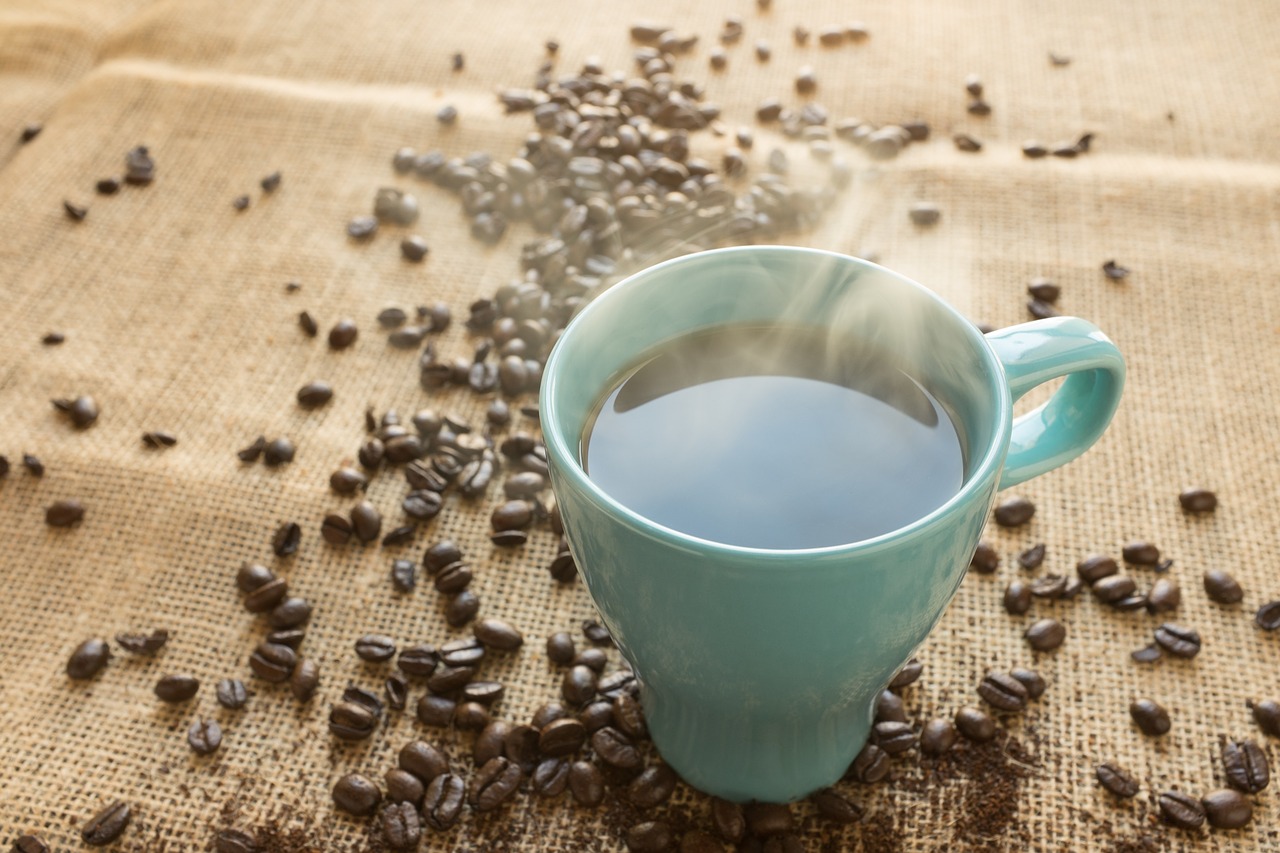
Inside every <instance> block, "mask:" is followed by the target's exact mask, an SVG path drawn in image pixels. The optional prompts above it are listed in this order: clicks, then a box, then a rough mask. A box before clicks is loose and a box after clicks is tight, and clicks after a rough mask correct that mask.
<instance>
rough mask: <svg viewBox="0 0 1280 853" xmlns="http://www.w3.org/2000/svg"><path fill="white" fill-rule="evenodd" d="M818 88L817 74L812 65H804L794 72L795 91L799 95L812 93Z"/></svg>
mask: <svg viewBox="0 0 1280 853" xmlns="http://www.w3.org/2000/svg"><path fill="white" fill-rule="evenodd" d="M817 88H818V76H817V74H815V73H814V70H813V68H812V67H810V66H808V65H805V66H802V67H801V68H800V71H799V72H798V73H797V74H796V91H797V92H798V93H800V94H801V95H809V94H812V93H813V91H814V90H815V89H817Z"/></svg>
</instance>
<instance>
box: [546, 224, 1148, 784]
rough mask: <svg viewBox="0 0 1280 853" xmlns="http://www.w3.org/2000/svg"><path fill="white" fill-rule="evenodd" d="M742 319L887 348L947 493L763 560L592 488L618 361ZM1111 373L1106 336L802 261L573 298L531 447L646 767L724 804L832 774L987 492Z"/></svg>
mask: <svg viewBox="0 0 1280 853" xmlns="http://www.w3.org/2000/svg"><path fill="white" fill-rule="evenodd" d="M740 323H787V324H798V325H817V326H821V327H824V328H826V329H829V330H830V331H831V332H832V333H833V334H835V336H836V338H837V340H838V339H839V338H840V337H842V336H847V337H848V338H849V339H850V340H853V339H859V340H862V341H871V342H874V343H875V344H876V345H877V346H879V347H880V348H881V349H883V350H885V351H887V352H890V353H892V355H893V357H894V358H895V359H896V361H897V363H898V364H899V365H900V366H901V369H902V370H903V372H905V373H907V375H910V376H914V377H917V378H919V379H920V380H921V381H922V382H923V384H925V385H926V386H927V387H928V388H929V389H930V390H931V391H932V392H933V393H935V394H936V395H937V396H938V398H939V399H940V400H941V401H943V402H944V403H945V404H946V405H947V406H948V412H949V414H950V415H951V418H952V420H953V421H954V422H955V425H956V427H957V430H958V432H959V433H960V435H961V441H962V443H963V445H964V456H965V460H966V461H965V477H964V484H963V485H962V486H961V488H960V489H959V491H958V492H956V493H955V494H954V495H953V496H952V497H951V499H950V500H948V501H947V502H946V503H944V504H943V505H942V506H940V507H939V508H937V509H936V510H934V511H933V512H930V513H929V514H927V515H925V516H924V517H922V518H919V519H917V520H915V521H914V522H912V523H909V524H907V525H905V526H903V527H901V528H899V529H897V530H894V531H891V532H889V533H886V534H883V535H880V536H876V537H874V538H871V539H866V540H863V541H859V542H851V543H848V544H843V545H837V546H831V547H822V548H807V549H799V550H769V549H762V548H749V547H741V546H737V545H733V544H731V543H723V542H713V541H709V540H706V539H700V538H697V537H695V536H691V535H689V534H686V533H682V532H679V531H677V530H674V529H672V528H670V527H666V526H663V525H660V524H657V523H655V522H653V521H651V520H649V519H647V518H645V517H644V516H642V515H640V514H638V513H636V512H635V511H633V510H632V509H630V508H628V507H626V506H624V505H623V504H621V503H619V502H618V501H616V500H615V499H614V498H612V497H611V496H610V495H609V494H607V493H606V492H605V491H604V490H602V489H601V488H600V487H599V486H598V485H597V484H595V483H594V482H592V480H591V479H590V478H589V477H588V476H587V474H586V472H585V471H584V469H583V465H582V455H581V442H582V439H583V432H584V429H585V428H586V425H587V423H588V421H589V419H590V417H591V415H592V412H593V410H594V407H595V406H596V404H597V403H598V402H599V400H600V399H601V397H602V396H603V395H604V394H605V393H606V392H608V390H609V389H610V387H611V386H612V384H613V383H614V382H616V381H617V379H618V377H619V375H620V374H621V373H622V371H624V370H626V369H628V368H630V367H632V366H634V364H635V361H636V359H637V358H639V357H641V356H642V355H644V354H645V353H646V352H649V351H651V350H652V349H653V348H654V347H655V346H657V345H659V344H662V343H663V342H665V341H669V340H671V339H673V338H676V337H678V336H681V335H684V334H687V333H689V332H694V331H698V330H704V329H709V328H715V327H718V326H722V325H728V324H740ZM1124 373H1125V368H1124V361H1123V359H1122V358H1121V356H1120V353H1119V352H1118V351H1117V349H1116V348H1115V346H1114V345H1113V344H1112V343H1111V341H1110V340H1108V338H1107V337H1106V336H1105V335H1104V334H1103V333H1102V332H1101V331H1099V330H1098V329H1097V328H1096V327H1095V326H1093V325H1092V324H1090V323H1088V322H1086V321H1084V320H1081V319H1078V318H1074V317H1057V318H1053V319H1050V320H1038V321H1035V322H1031V323H1025V324H1022V325H1019V326H1012V327H1009V328H1006V329H1001V330H998V331H996V332H992V333H990V334H988V335H986V336H983V335H982V334H981V333H980V332H979V331H978V330H977V328H976V327H975V326H974V325H973V324H972V323H970V322H969V321H968V320H966V319H965V318H964V317H962V316H961V315H960V314H958V313H957V312H956V311H955V310H954V309H952V308H951V307H950V306H948V305H947V304H946V303H945V302H943V301H942V300H941V299H939V298H938V297H937V296H936V295H934V294H933V293H932V292H930V291H929V290H927V289H925V288H924V287H922V286H921V285H918V284H916V283H914V282H912V281H910V280H908V279H906V278H903V277H902V276H899V275H897V274H895V273H892V272H890V271H888V270H886V269H883V268H881V267H878V266H876V265H874V264H871V263H867V262H865V261H861V260H858V259H855V258H851V257H848V256H844V255H838V254H834V253H830V252H823V251H819V250H814V249H802V248H792V247H782V246H768V247H744V248H733V249H719V250H714V251H710V252H701V253H698V254H694V255H688V256H685V257H681V258H677V259H675V260H672V261H667V262H665V263H662V264H659V265H657V266H654V267H651V268H649V269H647V270H644V271H642V272H639V273H637V274H636V275H633V276H631V277H630V278H627V279H626V280H624V281H622V282H619V283H618V284H616V285H614V286H613V287H611V288H610V289H609V290H607V291H605V292H604V293H603V294H601V295H600V296H599V297H597V298H596V299H595V300H594V301H592V302H591V303H590V304H589V305H587V307H586V308H585V309H583V311H582V312H581V313H580V314H579V315H578V316H577V317H576V318H574V320H573V321H572V322H571V323H570V324H569V326H568V327H567V328H566V329H565V331H564V333H563V334H562V336H561V338H560V340H559V341H558V342H557V344H556V346H555V347H554V349H553V351H552V353H551V355H550V357H549V358H548V360H547V363H546V368H545V372H544V378H543V383H542V391H541V399H540V413H541V420H542V430H543V436H544V439H545V441H546V445H547V455H548V460H549V463H550V468H551V478H552V486H553V488H554V491H555V494H556V498H557V501H558V504H559V508H560V513H561V516H562V518H563V521H564V527H565V535H566V537H567V538H568V540H569V546H570V549H571V550H572V552H573V555H574V558H575V560H576V561H577V564H578V567H579V570H580V572H581V574H582V578H583V580H584V582H585V584H586V586H587V589H588V590H589V592H590V594H591V597H592V599H593V600H594V602H595V604H596V606H597V608H598V609H599V610H600V614H601V617H602V619H603V621H604V623H605V625H606V626H607V627H608V628H609V630H610V632H611V633H612V634H613V637H614V639H615V640H616V641H617V644H618V647H619V648H620V650H621V651H622V654H623V655H624V656H625V657H626V659H627V661H628V662H629V663H630V664H631V666H632V667H633V668H634V670H635V673H636V676H637V679H638V681H639V683H640V690H641V699H642V702H643V705H644V709H645V716H646V719H647V722H648V726H649V731H650V733H651V734H652V736H653V739H654V742H655V743H656V745H657V746H658V749H659V751H660V752H661V754H662V756H663V758H664V759H665V760H666V761H667V762H668V763H669V764H670V765H671V766H672V767H673V768H674V769H675V770H676V771H677V772H678V773H679V774H680V775H681V776H682V777H683V778H684V779H685V780H686V781H687V782H688V783H689V784H691V785H693V786H694V787H697V788H699V789H701V790H703V791H706V792H708V793H711V794H715V795H717V796H721V797H724V798H726V799H729V800H735V801H745V800H761V801H774V802H783V801H788V800H794V799H797V798H799V797H803V796H805V795H806V794H808V793H810V792H812V791H814V790H816V789H818V788H822V787H824V786H827V785H830V784H832V783H833V782H835V781H836V780H837V779H839V778H840V777H841V776H842V775H843V774H844V772H845V770H846V769H847V768H848V766H849V763H850V762H851V761H852V760H853V758H854V756H855V755H856V754H857V753H858V751H859V750H860V749H861V748H862V745H863V744H864V743H865V741H866V738H867V735H868V732H869V731H870V727H871V723H872V717H873V709H874V704H875V700H876V697H877V696H878V695H879V693H880V691H881V690H882V689H884V687H885V685H887V684H888V682H889V681H890V679H891V678H892V677H893V675H894V673H895V672H896V671H897V670H898V669H899V668H900V667H901V666H902V664H903V663H904V662H905V661H906V660H907V659H908V658H909V657H910V656H911V654H912V653H913V652H914V650H915V649H916V648H917V647H918V646H919V645H920V644H921V643H922V642H923V641H924V639H925V637H926V636H927V635H928V633H929V631H930V630H931V629H932V628H933V626H934V625H935V624H937V622H938V620H939V619H940V618H941V616H942V612H943V610H944V609H945V608H946V606H947V603H948V602H949V601H950V600H951V598H952V596H953V595H954V594H955V592H956V590H957V589H958V587H959V585H960V582H961V580H963V578H964V575H965V571H966V569H967V566H968V564H969V560H970V558H971V556H972V554H973V551H974V548H975V547H976V545H977V542H978V538H979V536H980V534H981V532H982V528H983V525H984V523H985V521H986V519H987V516H988V513H989V512H990V510H991V507H992V504H993V503H994V500H995V494H996V491H997V490H998V489H1000V488H1005V487H1008V486H1012V485H1015V484H1017V483H1020V482H1022V481H1024V480H1027V479H1029V478H1031V477H1035V476H1037V475H1039V474H1042V473H1044V472H1046V471H1049V470H1051V469H1053V468H1056V467H1058V466H1060V465H1062V464H1064V463H1066V462H1068V461H1070V460H1072V459H1074V458H1075V457H1076V456H1079V455H1080V454H1081V453H1083V452H1084V451H1085V450H1086V449H1087V448H1088V447H1089V446H1090V445H1092V444H1093V443H1094V442H1095V441H1096V440H1097V439H1098V437H1099V436H1100V435H1101V434H1102V432H1103V430H1104V429H1105V428H1106V426H1107V424H1108V423H1109V422H1110V420H1111V417H1112V414H1113V413H1114V412H1115V409H1116V406H1117V404H1118V403H1119V400H1120V394H1121V389H1122V387H1123V385H1124ZM1061 376H1066V377H1067V378H1066V380H1065V381H1064V382H1063V383H1062V385H1061V387H1059V388H1058V390H1057V391H1056V392H1055V393H1054V394H1053V396H1052V397H1051V398H1050V399H1049V400H1048V401H1047V402H1046V403H1045V404H1044V405H1042V406H1040V407H1038V408H1036V409H1034V410H1033V411H1030V412H1028V413H1027V414H1025V415H1022V416H1020V417H1018V418H1017V419H1015V418H1014V416H1013V403H1014V401H1016V400H1017V399H1018V398H1019V397H1020V396H1022V395H1023V394H1025V393H1026V392H1027V391H1028V390H1030V389H1031V388H1033V387H1035V386H1037V385H1039V384H1041V383H1043V382H1046V381H1048V380H1050V379H1054V378H1056V377H1061ZM693 487H694V486H693V484H691V488H693Z"/></svg>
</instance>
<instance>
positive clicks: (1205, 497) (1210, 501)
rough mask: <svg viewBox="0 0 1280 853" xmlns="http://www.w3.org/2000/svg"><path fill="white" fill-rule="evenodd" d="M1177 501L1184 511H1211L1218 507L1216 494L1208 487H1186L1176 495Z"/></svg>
mask: <svg viewBox="0 0 1280 853" xmlns="http://www.w3.org/2000/svg"><path fill="white" fill-rule="evenodd" d="M1178 503H1179V504H1180V505H1181V506H1182V509H1183V511H1184V512H1195V513H1201V512H1213V511H1214V510H1215V509H1217V508H1218V496H1217V495H1215V494H1214V493H1213V492H1211V491H1209V490H1208V489H1187V490H1186V491H1184V492H1183V493H1182V494H1180V495H1178Z"/></svg>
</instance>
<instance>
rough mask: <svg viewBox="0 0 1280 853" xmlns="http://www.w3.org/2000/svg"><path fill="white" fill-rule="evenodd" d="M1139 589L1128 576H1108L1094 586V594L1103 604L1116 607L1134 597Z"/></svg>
mask: <svg viewBox="0 0 1280 853" xmlns="http://www.w3.org/2000/svg"><path fill="white" fill-rule="evenodd" d="M1137 588H1138V585H1137V584H1136V583H1134V581H1133V578H1131V577H1129V576H1128V575H1108V576H1107V577H1104V578H1102V579H1101V580H1099V581H1098V582H1096V583H1095V584H1094V585H1093V594H1094V597H1096V598H1097V599H1098V600H1099V601H1101V602H1102V603H1104V604H1110V605H1115V604H1116V603H1118V602H1120V601H1122V600H1123V599H1125V598H1128V597H1129V596H1131V595H1133V593H1134V590H1136V589H1137Z"/></svg>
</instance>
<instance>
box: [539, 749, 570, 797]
mask: <svg viewBox="0 0 1280 853" xmlns="http://www.w3.org/2000/svg"><path fill="white" fill-rule="evenodd" d="M568 787H569V762H568V761H567V760H565V759H563V758H546V759H543V760H542V761H540V762H538V764H537V766H536V767H535V768H534V770H533V792H534V793H535V794H537V795H538V796H540V797H558V796H560V795H561V794H563V793H564V792H565V789H566V788H568Z"/></svg>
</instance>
